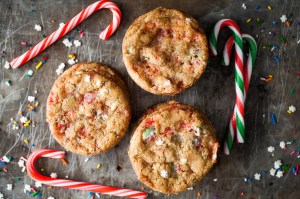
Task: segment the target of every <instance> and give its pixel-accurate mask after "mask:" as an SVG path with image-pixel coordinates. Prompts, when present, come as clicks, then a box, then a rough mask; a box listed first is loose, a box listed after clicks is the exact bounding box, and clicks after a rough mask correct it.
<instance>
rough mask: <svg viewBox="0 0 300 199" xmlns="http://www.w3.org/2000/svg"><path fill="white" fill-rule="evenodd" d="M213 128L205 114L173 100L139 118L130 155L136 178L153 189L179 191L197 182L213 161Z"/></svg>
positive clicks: (214, 144)
mask: <svg viewBox="0 0 300 199" xmlns="http://www.w3.org/2000/svg"><path fill="white" fill-rule="evenodd" d="M217 150H218V142H217V140H216V137H215V129H214V128H213V126H212V125H211V123H210V122H209V121H208V120H207V118H206V117H205V116H203V115H202V114H201V113H199V112H198V111H197V110H196V109H195V108H193V107H192V106H189V105H183V104H179V103H177V102H175V101H170V102H168V103H162V104H159V105H157V106H155V107H153V108H151V109H148V110H147V112H146V113H145V114H144V115H143V116H142V117H141V118H140V119H139V121H138V122H137V124H136V126H135V127H134V129H133V134H132V137H131V140H130V146H129V151H128V154H129V157H130V161H131V164H132V166H133V169H134V171H135V173H136V175H137V177H138V179H139V180H140V181H141V182H143V183H144V184H145V185H147V186H149V187H150V188H151V189H153V190H155V191H159V192H162V193H165V194H171V193H179V192H182V191H184V190H186V189H187V188H189V187H191V186H194V185H195V184H196V183H197V182H199V181H200V180H201V179H202V178H203V177H204V176H205V175H206V174H207V173H208V172H209V170H210V169H211V168H212V166H213V165H214V164H215V163H216V159H217Z"/></svg>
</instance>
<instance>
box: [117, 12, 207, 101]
mask: <svg viewBox="0 0 300 199" xmlns="http://www.w3.org/2000/svg"><path fill="white" fill-rule="evenodd" d="M122 53H123V61H124V63H125V66H126V69H127V71H128V73H129V75H130V76H131V78H132V79H133V80H134V81H135V82H136V83H137V84H138V85H139V86H140V87H141V88H143V89H144V90H146V91H148V92H151V93H153V94H157V95H176V94H178V93H180V92H182V91H184V90H185V89H187V88H189V87H191V86H192V85H193V84H194V83H195V82H196V80H197V79H199V77H200V76H201V74H202V73H203V72H204V70H205V68H206V65H207V59H208V45H207V39H206V36H205V33H204V32H203V30H202V29H201V28H200V27H199V25H198V23H197V21H196V20H195V19H193V18H192V17H190V16H188V15H186V14H184V13H183V12H181V11H178V10H174V9H166V8H161V7H159V8H157V9H155V10H153V11H151V12H149V13H147V14H144V15H142V16H140V17H139V18H137V19H136V20H135V21H134V23H133V24H132V25H131V26H130V27H129V29H128V30H127V32H126V35H125V37H124V40H123V45H122Z"/></svg>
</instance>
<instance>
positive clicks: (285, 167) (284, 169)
mask: <svg viewBox="0 0 300 199" xmlns="http://www.w3.org/2000/svg"><path fill="white" fill-rule="evenodd" d="M290 168H291V165H290V164H285V165H283V166H282V170H283V171H287V170H289V169H290Z"/></svg>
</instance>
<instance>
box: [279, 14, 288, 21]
mask: <svg viewBox="0 0 300 199" xmlns="http://www.w3.org/2000/svg"><path fill="white" fill-rule="evenodd" d="M280 20H281V22H282V23H284V22H286V20H287V18H286V15H282V16H281V17H280Z"/></svg>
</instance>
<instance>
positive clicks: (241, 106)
mask: <svg viewBox="0 0 300 199" xmlns="http://www.w3.org/2000/svg"><path fill="white" fill-rule="evenodd" d="M235 103H236V106H237V108H238V110H239V112H240V113H241V115H242V117H243V118H244V105H243V103H242V102H241V101H240V99H239V98H238V96H236V100H235Z"/></svg>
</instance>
